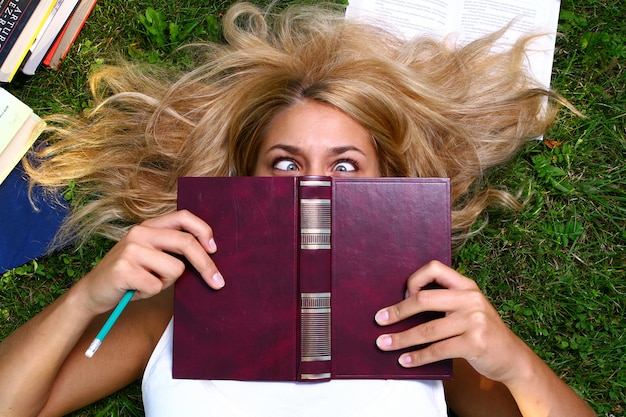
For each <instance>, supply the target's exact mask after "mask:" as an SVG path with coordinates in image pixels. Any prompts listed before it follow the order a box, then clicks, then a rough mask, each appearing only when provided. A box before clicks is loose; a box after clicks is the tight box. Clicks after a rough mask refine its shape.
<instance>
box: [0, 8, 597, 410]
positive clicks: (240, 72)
mask: <svg viewBox="0 0 626 417" xmlns="http://www.w3.org/2000/svg"><path fill="white" fill-rule="evenodd" d="M224 36H225V39H226V41H227V44H226V45H221V46H219V45H206V46H204V47H200V48H199V51H201V52H202V54H203V55H202V56H199V57H198V60H199V62H200V64H199V65H198V66H197V67H195V68H194V69H193V70H191V71H189V72H187V73H182V74H179V73H176V72H168V71H163V70H159V69H156V68H143V67H139V66H121V67H111V68H107V69H105V70H103V71H101V72H100V73H99V74H96V76H95V77H94V78H93V79H92V90H93V91H94V94H95V95H96V97H97V100H98V103H99V104H98V106H97V107H96V109H95V110H94V111H93V112H92V114H91V115H89V116H88V117H85V118H59V119H58V121H59V122H61V124H57V125H56V126H57V127H56V128H55V129H54V132H53V133H54V135H53V138H52V140H50V143H49V146H48V147H46V148H42V149H41V150H40V151H39V153H38V155H36V157H33V158H34V159H33V161H34V162H33V165H32V166H31V167H30V169H29V171H30V175H31V177H32V178H33V180H34V181H35V182H38V183H40V184H43V185H45V186H49V187H63V186H65V185H66V184H67V183H68V182H69V181H70V180H73V181H75V182H76V184H77V185H78V187H77V188H78V190H79V192H80V193H81V194H80V195H79V197H78V198H79V199H82V201H81V205H79V207H78V208H76V210H75V212H74V213H73V216H72V218H71V219H70V220H69V222H68V223H67V224H66V226H65V229H64V231H63V233H62V234H61V235H60V239H61V240H63V239H65V238H66V237H67V236H68V235H69V234H70V233H71V234H74V233H76V232H77V231H78V233H79V234H80V236H81V237H82V238H83V239H86V238H88V237H89V236H91V235H92V234H94V233H99V234H103V235H105V236H109V237H111V238H114V239H117V240H119V242H118V243H117V244H116V245H115V246H114V247H113V248H112V249H111V251H110V252H109V253H108V254H107V255H106V256H105V257H104V258H103V259H102V261H101V262H100V263H99V264H98V265H97V266H96V267H95V268H94V269H93V270H92V271H91V272H90V273H89V274H87V275H86V276H85V277H83V279H81V280H80V281H78V282H77V283H76V284H75V285H74V286H73V287H72V288H71V289H70V290H69V291H68V292H67V293H66V294H64V295H63V296H61V297H60V298H59V299H58V300H57V301H55V302H54V303H53V304H52V305H50V306H49V307H48V308H47V309H45V310H44V311H43V312H42V313H41V314H39V315H38V316H36V317H35V318H33V319H32V320H31V321H29V322H28V323H26V324H25V325H24V326H23V327H21V328H20V329H18V330H17V331H16V332H15V333H14V334H12V335H11V336H10V337H9V338H7V339H6V340H4V341H3V342H2V344H0V407H2V408H0V414H2V415H7V416H10V415H19V416H24V415H63V414H65V413H67V412H69V411H71V410H74V409H77V408H80V407H82V406H84V405H86V404H89V403H91V402H93V401H95V400H97V399H99V398H102V397H104V396H106V395H108V394H110V393H112V392H114V391H115V390H117V389H119V388H121V387H123V386H125V385H126V384H128V383H131V382H132V381H134V380H136V379H138V378H140V377H141V376H142V375H143V376H144V382H143V392H144V403H145V405H146V413H147V415H185V412H189V414H190V415H205V414H206V415H208V414H210V413H213V414H214V415H228V414H232V415H242V414H243V415H245V414H255V415H258V414H271V415H280V414H281V413H282V414H284V415H294V414H297V413H300V414H309V413H310V414H312V413H314V412H320V411H319V410H322V411H323V412H325V413H326V414H335V415H349V414H363V415H368V414H374V413H376V414H380V413H381V412H385V413H387V414H390V415H395V414H398V415H410V414H415V413H422V415H442V414H444V413H445V407H446V404H445V403H444V401H443V395H444V391H443V386H442V384H441V382H437V381H435V382H421V381H404V382H401V381H340V382H338V381H331V382H329V383H323V384H314V385H304V386H303V385H299V384H291V383H280V384H271V383H270V384H262V383H250V382H237V381H225V382H218V381H186V382H184V384H183V383H182V382H181V381H176V380H172V379H171V376H170V375H168V366H169V365H168V361H169V360H171V350H170V345H169V341H170V338H171V327H170V326H169V324H168V323H169V322H170V319H171V315H172V284H173V283H174V282H175V281H176V279H177V278H178V277H179V276H180V275H181V273H182V271H183V269H184V263H183V262H182V261H181V257H184V258H186V260H187V261H189V262H190V263H191V264H192V265H193V266H194V267H195V268H196V269H197V270H198V271H199V272H200V274H201V275H202V277H203V278H204V279H205V281H206V282H207V285H209V286H211V287H212V288H214V289H219V288H221V287H223V286H224V285H228V284H227V282H228V280H229V279H236V277H223V276H222V275H221V274H220V273H219V271H218V270H217V268H216V267H215V265H214V264H213V262H212V261H211V257H210V254H211V253H214V252H215V251H216V250H217V247H218V246H219V236H215V237H214V236H213V234H212V230H211V227H210V225H207V224H206V223H204V222H203V221H201V220H200V219H199V218H197V217H195V216H194V215H192V214H191V213H188V212H184V211H180V212H177V211H175V201H176V179H177V178H178V177H179V176H220V175H221V176H224V175H334V176H354V177H358V176H370V177H371V176H424V177H449V178H450V179H451V189H452V204H453V213H454V214H453V228H454V230H455V237H456V238H457V240H459V241H460V240H462V239H463V237H464V236H465V235H466V234H467V232H468V231H469V228H470V227H471V226H472V224H474V222H475V221H476V219H477V218H478V216H479V215H480V213H481V212H482V210H484V208H485V207H486V206H488V205H491V204H501V205H504V206H508V207H515V206H516V204H517V203H516V201H515V199H514V198H513V197H512V196H510V195H509V194H508V193H506V192H503V191H496V190H492V189H483V188H482V187H481V179H482V177H483V175H484V173H485V171H486V170H488V169H489V168H490V167H492V166H495V165H498V164H501V163H503V162H505V161H507V160H508V159H509V158H511V156H512V155H514V154H515V152H517V151H518V150H519V149H520V148H521V147H522V146H523V145H524V143H525V142H526V140H528V139H529V138H533V137H536V136H538V135H540V134H542V133H543V132H544V131H545V129H546V128H547V127H548V126H549V124H550V123H551V121H552V119H553V116H554V111H555V110H554V108H553V105H550V106H549V108H548V110H547V111H542V109H543V107H542V106H543V104H544V99H545V97H550V98H555V99H557V100H560V99H559V98H558V96H556V95H554V94H552V93H550V92H547V91H544V90H542V89H540V88H537V86H536V85H535V84H534V82H533V81H532V80H530V79H528V78H527V76H526V75H525V74H524V72H523V71H522V70H521V62H522V59H523V53H524V43H523V42H521V43H520V44H518V45H516V46H515V47H514V48H512V49H511V50H510V51H507V52H504V53H502V54H499V55H490V54H488V51H489V49H490V46H491V44H492V43H493V41H494V40H495V39H496V38H497V35H494V36H493V37H490V38H486V39H483V40H480V41H477V42H474V43H472V44H470V45H468V46H467V47H464V48H461V49H457V50H448V49H446V48H445V47H444V46H443V45H441V44H439V43H436V42H433V41H429V40H425V39H419V40H415V41H413V42H404V41H401V40H398V39H396V38H394V37H393V36H391V35H390V34H388V33H386V32H384V31H382V30H380V29H377V28H374V27H371V26H366V25H360V24H357V23H351V22H345V21H344V20H343V19H342V18H341V17H340V14H337V13H335V12H333V11H332V10H325V9H322V8H319V7H293V8H290V9H289V10H287V11H286V12H284V13H282V14H281V15H278V16H266V15H264V14H263V13H262V12H261V11H260V10H258V9H256V8H254V7H252V6H250V5H245V4H242V5H238V6H235V7H234V8H232V9H231V10H230V11H229V12H228V14H227V15H226V16H225V18H224ZM104 97H108V98H104ZM132 225H135V226H132ZM432 281H436V282H438V283H439V284H440V285H442V286H443V287H444V288H445V290H442V291H431V292H420V288H422V287H423V286H424V285H426V284H427V283H429V282H432ZM407 285H408V288H409V292H408V297H407V298H406V299H405V300H398V303H397V304H395V305H393V306H389V307H388V308H384V309H382V310H381V311H379V312H378V313H377V314H376V317H375V319H376V321H377V322H378V323H379V324H381V325H382V326H385V325H388V324H391V323H394V322H396V321H399V320H402V319H404V318H406V317H408V316H409V315H412V314H415V313H417V312H419V311H423V310H438V311H445V312H446V313H447V316H446V318H445V319H442V320H439V321H436V322H431V324H427V325H422V326H418V327H416V328H413V329H410V330H408V331H406V332H403V333H399V334H382V335H381V336H380V337H379V338H378V339H377V341H376V343H377V344H378V346H379V348H380V349H383V350H397V349H401V348H403V347H405V346H413V345H416V344H421V343H425V342H433V343H432V344H431V345H430V347H428V348H425V349H422V350H416V351H413V352H411V353H409V354H404V355H402V356H399V361H400V363H402V364H403V366H407V367H410V366H418V365H420V364H423V363H428V362H431V361H435V360H439V359H443V358H457V360H456V363H455V378H454V380H453V381H450V382H446V384H445V401H447V405H448V406H449V407H450V408H452V409H453V410H454V411H455V412H456V413H457V414H458V415H461V416H465V415H468V416H471V415H484V414H489V415H491V414H498V415H519V414H520V412H521V414H522V415H567V416H575V415H585V416H587V415H593V414H592V412H591V410H590V409H589V408H588V407H587V406H586V405H585V404H584V402H583V401H582V400H581V399H580V398H578V396H576V394H575V393H574V392H573V391H571V390H570V389H569V388H568V387H567V386H566V385H565V384H564V383H563V382H562V381H561V380H560V379H559V378H558V377H557V376H556V375H555V374H554V373H553V372H552V371H550V369H549V368H548V367H547V366H546V365H545V364H544V363H543V362H542V361H541V360H540V359H539V358H538V357H537V356H536V355H535V354H534V353H533V352H532V351H531V349H530V348H528V347H527V346H526V345H525V344H524V343H523V342H522V341H521V340H520V339H518V338H517V337H516V336H515V335H514V334H513V333H512V332H511V331H510V330H509V329H508V328H507V327H506V325H505V324H504V323H503V322H502V320H501V319H500V317H499V316H498V314H497V312H496V311H495V310H494V309H493V307H492V306H491V305H490V304H489V302H488V301H487V300H486V298H485V297H484V296H483V295H482V294H481V293H480V291H479V289H478V288H477V286H476V285H475V284H474V282H473V281H471V280H469V279H468V278H465V277H463V276H461V275H460V274H458V273H457V272H455V271H454V270H452V269H450V268H447V267H445V266H443V265H441V264H438V263H435V262H433V263H430V264H428V265H426V266H425V267H423V268H422V269H420V270H418V271H416V272H415V273H414V274H413V275H412V276H411V277H410V278H409V280H408V284H407ZM128 289H135V290H137V292H136V296H135V298H136V301H134V302H132V303H131V304H130V306H129V307H128V308H127V309H126V311H125V312H124V314H123V315H122V317H121V319H120V320H119V321H118V322H117V323H116V325H115V327H114V329H113V331H112V332H111V334H110V335H109V336H108V337H107V339H106V341H105V343H103V345H102V347H101V348H100V350H99V351H98V352H97V354H96V355H95V356H94V357H93V358H92V359H86V358H85V357H84V355H83V353H84V352H85V350H86V349H87V346H88V345H89V343H90V341H91V340H92V339H93V337H94V335H95V333H96V332H97V331H98V329H99V328H100V326H101V325H102V322H103V320H104V318H105V317H106V314H105V313H106V312H107V311H109V310H110V309H111V308H113V307H114V306H115V304H116V303H117V302H118V301H119V299H120V298H121V296H122V295H123V294H124V293H125V292H126V291H127V290H128ZM207 354H210V346H209V347H207ZM242 359H244V360H245V359H247V358H242ZM181 384H183V385H181ZM355 391H357V392H359V395H358V396H355V395H354V392H355ZM245 403H249V404H251V408H250V409H248V408H246V405H245ZM159 413H160V414H159ZM203 413H205V414H203Z"/></svg>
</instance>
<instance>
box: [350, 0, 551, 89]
mask: <svg viewBox="0 0 626 417" xmlns="http://www.w3.org/2000/svg"><path fill="white" fill-rule="evenodd" d="M559 9H560V0H525V1H523V2H521V1H519V0H447V1H446V0H350V4H349V6H348V8H347V10H346V17H347V18H350V19H360V20H364V21H368V22H371V23H374V24H380V25H381V26H384V27H386V28H388V29H390V30H392V31H393V30H395V31H396V32H397V33H398V34H399V35H400V36H404V37H406V38H413V37H415V36H420V35H426V36H434V37H436V38H438V39H443V38H444V37H448V36H450V38H449V39H450V41H451V42H458V43H459V44H466V43H468V42H471V41H472V40H475V39H477V38H479V37H481V36H485V35H487V34H490V33H493V32H495V31H497V30H500V29H502V28H503V27H505V26H507V25H509V24H510V25H511V26H510V27H509V30H508V31H507V32H506V33H505V34H504V36H503V37H502V38H501V40H500V42H499V44H498V47H506V46H507V45H510V44H512V43H513V42H515V40H517V39H519V38H520V37H521V36H523V35H525V34H546V35H545V36H540V37H537V39H536V40H535V41H534V42H533V43H532V45H531V46H530V50H531V53H529V64H528V69H529V71H530V73H531V74H532V75H533V76H534V78H536V79H537V80H538V81H539V82H541V83H542V84H543V85H544V86H545V87H549V85H550V78H551V71H552V61H553V57H554V44H555V40H556V28H557V24H558V18H559Z"/></svg>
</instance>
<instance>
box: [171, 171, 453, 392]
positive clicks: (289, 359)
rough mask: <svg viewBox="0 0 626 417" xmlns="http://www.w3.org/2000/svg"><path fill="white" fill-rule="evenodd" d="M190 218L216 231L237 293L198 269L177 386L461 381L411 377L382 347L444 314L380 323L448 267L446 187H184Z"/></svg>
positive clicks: (190, 276)
mask: <svg viewBox="0 0 626 417" xmlns="http://www.w3.org/2000/svg"><path fill="white" fill-rule="evenodd" d="M178 208H179V209H187V210H189V211H191V212H193V213H195V214H196V215H198V216H199V217H201V218H203V219H204V220H205V221H207V223H208V224H209V225H211V227H212V228H213V233H214V236H215V240H216V242H217V245H218V251H217V253H215V254H214V255H212V257H213V260H214V262H215V264H216V265H217V267H218V268H219V270H220V271H221V273H222V275H223V276H224V279H225V281H226V286H225V287H224V288H222V289H221V290H219V291H215V290H213V289H211V288H210V287H209V286H208V285H207V284H206V283H205V282H204V281H203V280H202V279H201V278H200V275H199V274H198V273H197V272H196V271H195V270H194V269H193V268H192V267H188V268H187V270H186V271H185V273H184V274H183V276H182V277H181V278H180V279H179V280H178V281H177V283H176V287H175V304H174V347H173V349H174V353H173V376H174V378H191V379H231V380H257V381H323V380H329V379H446V378H450V377H451V374H452V363H451V361H449V360H447V361H442V362H438V363H434V364H430V365H425V366H422V367H417V368H403V367H402V366H400V365H399V364H398V357H399V355H400V352H399V351H395V352H383V351H381V350H380V349H378V347H377V346H376V343H375V342H376V338H377V337H378V336H379V335H381V334H383V333H388V332H397V331H401V330H405V329H408V328H410V327H414V326H416V325H417V324H419V323H423V322H425V321H427V320H432V319H434V318H437V317H442V315H443V314H442V313H422V314H418V315H415V316H413V317H411V318H409V319H407V320H404V321H403V322H401V323H398V324H395V325H392V326H386V327H381V326H378V325H377V324H376V323H375V321H374V315H375V313H376V312H377V311H378V310H379V309H381V308H383V307H387V306H390V305H392V304H395V303H397V302H399V301H401V300H402V299H403V298H404V294H405V291H406V281H407V279H408V277H409V276H410V275H411V274H412V273H413V272H414V271H416V270H417V269H418V268H419V267H421V266H422V265H424V264H426V263H427V262H429V261H430V260H438V261H441V262H443V263H445V264H447V265H450V257H451V245H450V189H449V181H448V180H447V179H439V178H434V179H426V178H358V179H357V178H350V179H347V178H330V177H226V178H208V177H202V178H200V177H198V178H180V179H179V188H178ZM413 349H415V348H412V349H411V350H413ZM406 350H409V349H406Z"/></svg>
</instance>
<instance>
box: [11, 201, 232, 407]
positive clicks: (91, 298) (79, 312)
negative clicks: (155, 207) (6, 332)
mask: <svg viewBox="0 0 626 417" xmlns="http://www.w3.org/2000/svg"><path fill="white" fill-rule="evenodd" d="M215 249H216V248H215V244H214V243H213V241H212V231H211V228H210V227H209V226H208V225H206V223H204V222H203V221H202V220H200V219H199V218H197V217H195V216H193V215H191V214H190V213H188V212H176V213H171V214H168V215H165V216H162V217H159V218H155V219H151V220H148V221H146V222H144V223H142V224H141V225H140V226H136V227H134V228H133V229H131V231H130V232H129V233H128V235H127V236H126V237H125V238H124V239H122V240H121V241H120V242H119V243H118V244H116V245H115V246H114V247H113V248H112V249H111V251H110V252H109V253H108V254H107V255H106V256H105V257H104V258H103V259H102V261H101V262H100V263H99V264H98V265H97V266H96V267H95V268H94V269H93V270H92V271H91V272H90V273H89V274H87V275H86V276H85V277H84V278H82V279H81V280H80V281H79V282H78V283H76V284H75V285H74V286H73V287H72V288H71V289H70V290H69V291H68V292H67V293H65V294H64V295H63V296H61V297H60V298H59V299H58V300H56V301H55V302H54V303H53V304H51V305H50V306H48V307H47V308H46V309H45V310H44V311H43V312H42V313H40V314H39V315H37V316H36V317H34V318H33V319H32V320H30V321H29V322H28V323H26V324H25V325H24V326H22V327H21V328H20V329H18V330H17V331H16V332H14V333H13V334H12V335H10V336H9V337H8V338H6V339H5V340H4V341H3V342H2V343H1V344H0V415H2V416H3V417H9V416H29V415H40V413H41V415H63V414H65V413H67V412H69V411H71V410H72V409H75V408H77V407H82V406H83V405H86V404H88V403H91V402H93V401H95V400H97V399H99V398H102V397H104V396H106V395H108V394H109V393H111V392H113V391H115V390H117V389H120V388H122V387H123V386H125V385H127V384H128V383H129V382H132V381H133V380H135V379H137V378H138V377H139V376H140V375H141V373H142V372H143V368H144V367H145V364H146V361H147V360H148V358H149V356H150V353H151V351H152V348H153V346H154V344H155V343H156V339H158V336H160V333H159V329H160V331H162V330H163V328H164V327H165V324H166V320H168V319H169V316H168V314H169V315H171V299H172V297H171V293H170V292H169V291H166V292H164V293H162V292H163V291H164V290H165V289H167V288H169V287H171V286H172V284H173V283H174V282H175V281H176V279H177V278H178V277H179V276H180V275H181V274H182V272H183V271H184V267H185V266H184V263H183V261H181V260H180V259H178V258H177V257H175V256H172V255H171V254H176V255H182V256H184V257H185V258H187V260H189V262H190V263H191V264H192V265H193V266H194V267H195V268H196V269H197V270H198V271H199V272H200V274H201V275H202V276H203V278H204V279H205V280H206V281H207V283H208V284H209V285H210V286H211V287H213V288H216V289H218V288H221V286H222V285H223V280H222V278H221V276H220V275H219V273H218V272H217V269H216V268H215V265H214V264H213V262H212V261H211V259H210V257H209V255H208V253H211V252H213V251H215ZM128 289H135V290H136V295H135V298H137V299H150V300H142V301H140V302H133V303H131V305H129V307H128V308H127V309H126V311H124V314H122V316H121V318H120V320H118V322H117V323H116V324H115V326H114V327H113V330H112V331H111V333H110V335H109V336H108V337H107V339H106V340H105V341H104V342H103V344H102V347H101V348H100V349H99V350H98V352H97V353H96V355H94V357H93V358H91V359H87V358H86V357H84V352H85V350H86V349H87V347H88V345H89V343H90V342H91V340H92V339H93V337H94V336H95V334H96V332H97V331H98V330H99V328H100V326H101V325H102V323H103V321H104V319H106V314H105V313H106V312H107V311H109V310H111V309H112V308H113V307H114V306H115V305H116V304H117V302H118V301H119V300H120V299H121V297H122V295H123V294H124V293H125V292H126V291H127V290H128ZM158 294H160V295H159V296H158V297H155V298H153V299H151V297H153V296H155V295H158Z"/></svg>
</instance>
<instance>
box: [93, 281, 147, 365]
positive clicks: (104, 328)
mask: <svg viewBox="0 0 626 417" xmlns="http://www.w3.org/2000/svg"><path fill="white" fill-rule="evenodd" d="M133 295H135V290H128V291H126V294H124V296H123V297H122V299H121V300H120V302H119V303H117V306H116V307H115V309H114V310H113V312H112V313H111V315H110V316H109V318H108V319H107V321H106V322H105V323H104V325H103V326H102V329H100V331H99V332H98V334H97V335H96V338H95V339H93V342H91V344H90V345H89V348H88V349H87V351H85V356H87V357H88V358H91V357H92V356H93V355H94V353H96V351H97V350H98V348H99V347H100V345H101V344H102V341H103V340H104V338H105V337H106V335H107V334H108V333H109V330H111V327H113V325H114V324H115V322H116V321H117V319H118V318H119V317H120V314H122V311H124V309H125V308H126V306H127V305H128V303H129V302H130V299H131V298H133Z"/></svg>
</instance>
